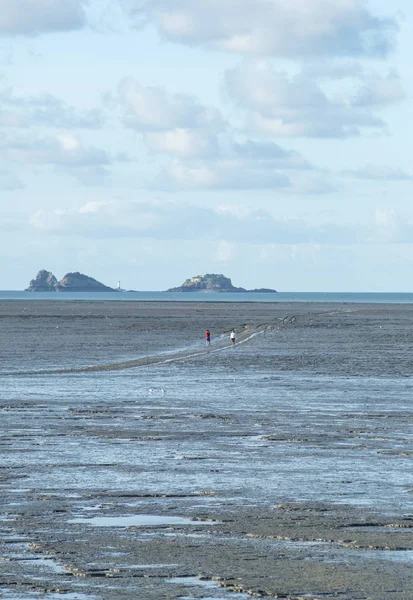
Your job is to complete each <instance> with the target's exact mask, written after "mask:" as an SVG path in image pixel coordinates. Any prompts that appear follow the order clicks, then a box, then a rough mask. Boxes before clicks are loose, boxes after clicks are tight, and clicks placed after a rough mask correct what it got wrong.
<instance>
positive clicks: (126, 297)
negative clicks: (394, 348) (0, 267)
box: [0, 290, 413, 304]
mask: <svg viewBox="0 0 413 600" xmlns="http://www.w3.org/2000/svg"><path fill="white" fill-rule="evenodd" d="M49 299H50V300H60V301H61V300H63V301H64V300H89V301H90V300H93V301H97V300H101V301H102V300H116V301H135V302H136V301H139V302H145V301H146V302H151V301H158V302H159V301H169V302H171V301H175V302H340V303H341V302H352V303H372V304H413V293H362V292H357V293H352V292H279V293H277V294H268V293H266V294H262V293H261V294H258V293H257V294H254V293H244V294H243V293H234V294H232V293H213V292H212V293H211V292H208V293H205V292H191V293H184V292H183V293H179V292H115V293H114V292H98V293H96V292H95V293H91V292H70V293H67V292H64V293H56V292H36V293H33V292H22V291H12V290H11V291H9V290H6V291H0V300H49Z"/></svg>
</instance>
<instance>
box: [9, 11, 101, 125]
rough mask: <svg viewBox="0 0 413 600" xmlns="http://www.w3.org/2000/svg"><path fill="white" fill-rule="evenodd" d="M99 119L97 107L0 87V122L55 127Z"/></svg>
mask: <svg viewBox="0 0 413 600" xmlns="http://www.w3.org/2000/svg"><path fill="white" fill-rule="evenodd" d="M0 1H1V0H0ZM102 123H103V115H102V112H101V111H100V110H98V109H90V110H81V109H77V108H75V107H73V106H69V105H67V104H66V103H65V102H63V101H62V100H59V99H58V98H56V97H55V96H53V95H52V94H48V93H45V94H40V95H37V96H28V97H26V98H25V97H22V96H18V95H16V94H15V93H14V91H13V89H12V88H10V87H6V86H4V87H3V89H1V90H0V126H1V127H20V128H26V127H29V126H39V127H58V128H62V127H64V128H67V129H69V128H90V129H96V128H98V127H100V126H101V125H102Z"/></svg>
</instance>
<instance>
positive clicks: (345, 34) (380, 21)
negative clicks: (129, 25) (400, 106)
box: [121, 0, 398, 59]
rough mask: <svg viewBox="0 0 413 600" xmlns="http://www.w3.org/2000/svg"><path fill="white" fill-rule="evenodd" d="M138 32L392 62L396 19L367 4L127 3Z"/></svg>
mask: <svg viewBox="0 0 413 600" xmlns="http://www.w3.org/2000/svg"><path fill="white" fill-rule="evenodd" d="M121 3H122V5H123V7H124V9H125V10H126V12H127V13H128V14H129V16H130V18H131V19H133V21H134V23H135V25H136V26H137V27H142V26H143V25H145V24H147V23H151V24H154V25H155V26H156V27H157V29H158V30H159V32H160V34H161V36H162V37H164V38H166V39H168V40H170V41H172V42H177V43H181V44H186V45H189V46H204V47H207V48H212V49H215V50H220V51H224V52H233V53H238V54H243V55H262V56H275V57H287V58H304V59H306V58H308V57H315V56H317V57H319V56H329V57H331V56H337V57H342V56H366V57H383V56H386V55H387V54H388V53H389V52H390V50H391V49H392V48H393V46H394V37H395V34H396V33H397V30H398V26H397V23H396V21H395V20H394V19H391V18H382V17H379V16H377V15H375V14H374V13H373V12H372V11H371V10H369V8H368V6H367V2H365V1H364V0H312V1H311V2H309V1H308V0H289V1H288V2H287V1H286V0H225V2H222V0H174V1H173V2H172V1H171V0H146V1H144V0H121Z"/></svg>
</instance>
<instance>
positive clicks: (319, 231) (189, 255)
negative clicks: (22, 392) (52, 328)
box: [0, 0, 413, 292]
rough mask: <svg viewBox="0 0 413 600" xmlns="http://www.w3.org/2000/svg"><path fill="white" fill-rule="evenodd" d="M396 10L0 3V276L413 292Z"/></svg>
mask: <svg viewBox="0 0 413 600" xmlns="http://www.w3.org/2000/svg"><path fill="white" fill-rule="evenodd" d="M412 30H413V9H412V8H411V6H410V5H409V4H408V2H407V0H394V1H393V2H392V3H389V2H385V1H384V0H370V1H369V2H368V1H364V0H312V2H311V3H308V2H307V0H290V1H289V2H288V3H286V2H285V1H284V0H225V2H222V1H218V0H175V1H174V2H171V0H110V1H109V0H0V129H1V137H0V198H1V202H0V240H1V241H0V281H1V287H2V288H3V289H23V288H24V287H26V286H27V284H28V282H29V280H30V279H31V278H32V277H34V276H35V274H36V273H37V271H38V270H40V269H47V270H50V271H52V272H53V273H54V274H55V275H56V277H57V278H58V279H60V278H61V277H63V275H64V274H65V273H66V272H68V271H80V272H83V273H85V274H87V275H90V276H93V277H95V278H97V279H99V280H100V281H102V282H104V283H105V284H107V285H113V286H114V285H116V283H117V281H118V280H120V281H121V283H122V286H123V287H126V288H131V289H139V290H162V289H166V288H168V287H172V286H175V285H179V284H180V283H181V282H182V281H183V280H184V279H186V278H187V277H190V276H193V275H196V274H198V273H201V274H202V273H211V272H216V273H224V274H225V275H227V276H229V277H231V278H232V280H233V283H234V285H237V286H242V287H248V288H253V287H274V288H276V289H278V290H280V291H388V292H391V291H406V292H411V291H413V283H412V277H411V274H413V206H412V201H411V200H412V184H413V167H412V164H411V145H412V142H411V140H412V139H413V122H412V119H411V115H410V112H411V99H412V93H413V83H412V82H413V79H412V77H411V65H410V57H411V56H412V55H413V41H412V39H413V38H412V36H411V33H412Z"/></svg>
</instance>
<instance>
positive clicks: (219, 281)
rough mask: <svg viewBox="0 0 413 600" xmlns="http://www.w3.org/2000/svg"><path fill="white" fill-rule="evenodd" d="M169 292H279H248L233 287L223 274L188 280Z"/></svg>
mask: <svg viewBox="0 0 413 600" xmlns="http://www.w3.org/2000/svg"><path fill="white" fill-rule="evenodd" d="M167 292H248V293H252V292H255V293H271V294H276V293H277V290H272V289H269V288H259V289H255V290H246V289H245V288H242V287H235V286H233V285H232V282H231V279H230V278H229V277H225V276H224V275H222V274H219V275H217V274H215V273H208V274H206V275H196V276H195V277H191V278H190V279H186V280H185V281H184V282H183V284H182V285H181V286H179V287H175V288H170V289H169V290H167Z"/></svg>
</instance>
